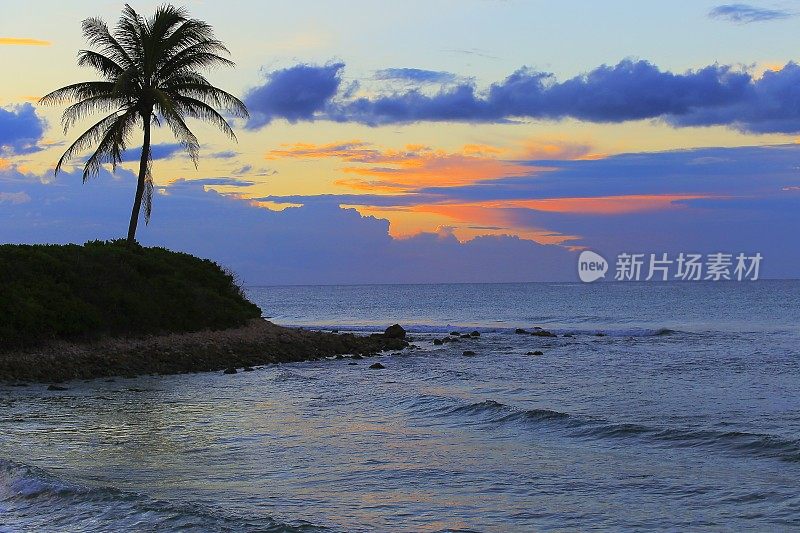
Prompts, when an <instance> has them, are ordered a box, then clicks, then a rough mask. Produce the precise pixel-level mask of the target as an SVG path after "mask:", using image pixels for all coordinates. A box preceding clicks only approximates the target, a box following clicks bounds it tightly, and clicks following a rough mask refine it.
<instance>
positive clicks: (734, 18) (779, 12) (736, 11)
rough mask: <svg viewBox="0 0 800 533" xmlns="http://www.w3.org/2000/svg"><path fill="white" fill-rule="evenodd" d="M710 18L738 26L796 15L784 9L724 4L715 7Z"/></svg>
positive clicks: (710, 12) (709, 14) (710, 13)
mask: <svg viewBox="0 0 800 533" xmlns="http://www.w3.org/2000/svg"><path fill="white" fill-rule="evenodd" d="M708 16H709V18H712V19H719V20H726V21H728V22H735V23H737V24H750V23H751V22H764V21H768V20H780V19H787V18H790V17H793V16H794V14H793V13H791V12H790V11H785V10H783V9H766V8H762V7H755V6H751V5H749V4H723V5H720V6H717V7H715V8H714V9H712V10H711V11H709V13H708Z"/></svg>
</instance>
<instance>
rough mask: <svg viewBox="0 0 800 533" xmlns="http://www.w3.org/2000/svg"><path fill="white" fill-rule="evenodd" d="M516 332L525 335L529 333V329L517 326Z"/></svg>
mask: <svg viewBox="0 0 800 533" xmlns="http://www.w3.org/2000/svg"><path fill="white" fill-rule="evenodd" d="M514 333H516V334H517V335H525V334H527V333H528V332H527V331H525V330H524V329H522V328H517V329H515V330H514Z"/></svg>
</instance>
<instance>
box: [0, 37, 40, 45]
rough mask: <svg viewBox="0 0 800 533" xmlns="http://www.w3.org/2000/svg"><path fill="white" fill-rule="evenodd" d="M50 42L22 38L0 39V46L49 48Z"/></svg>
mask: <svg viewBox="0 0 800 533" xmlns="http://www.w3.org/2000/svg"><path fill="white" fill-rule="evenodd" d="M51 44H52V43H51V42H50V41H43V40H41V39H27V38H24V37H0V46H50V45H51Z"/></svg>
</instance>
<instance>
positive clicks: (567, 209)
mask: <svg viewBox="0 0 800 533" xmlns="http://www.w3.org/2000/svg"><path fill="white" fill-rule="evenodd" d="M708 197H709V196H708V195H699V194H629V195H622V196H597V197H587V198H580V197H578V198H547V199H542V200H507V201H503V202H496V203H494V204H490V205H494V206H496V207H506V208H525V209H534V210H536V211H545V212H548V213H572V214H590V215H623V214H628V213H641V212H644V211H662V210H665V209H673V208H676V207H678V208H681V207H683V206H682V205H681V204H677V203H676V202H680V201H682V200H696V199H700V198H708Z"/></svg>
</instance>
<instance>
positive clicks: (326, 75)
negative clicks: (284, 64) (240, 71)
mask: <svg viewBox="0 0 800 533" xmlns="http://www.w3.org/2000/svg"><path fill="white" fill-rule="evenodd" d="M343 68H344V63H330V64H328V65H325V66H315V65H296V66H294V67H289V68H285V69H282V70H276V71H275V72H272V73H271V74H269V75H268V76H267V79H266V81H265V83H264V85H261V86H259V87H255V88H253V89H251V90H250V91H248V92H247V94H246V95H245V98H244V102H245V104H247V108H248V109H249V110H250V119H249V120H248V122H247V128H250V129H256V128H260V127H262V126H265V125H267V124H269V123H270V122H272V120H273V119H275V118H284V119H286V120H288V121H289V122H297V121H299V120H313V119H314V117H315V114H316V113H318V112H320V111H322V110H323V109H324V108H325V106H326V104H327V103H328V102H329V101H330V99H331V98H333V96H334V95H336V93H337V91H338V90H339V85H340V84H341V82H342V79H341V71H342V69H343Z"/></svg>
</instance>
